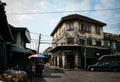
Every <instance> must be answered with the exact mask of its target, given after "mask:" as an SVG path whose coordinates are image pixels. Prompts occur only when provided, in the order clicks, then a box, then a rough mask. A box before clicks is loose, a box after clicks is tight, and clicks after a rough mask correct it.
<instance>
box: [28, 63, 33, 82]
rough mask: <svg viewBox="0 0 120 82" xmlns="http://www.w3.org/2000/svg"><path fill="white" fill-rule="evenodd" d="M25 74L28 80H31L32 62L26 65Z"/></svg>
mask: <svg viewBox="0 0 120 82" xmlns="http://www.w3.org/2000/svg"><path fill="white" fill-rule="evenodd" d="M27 75H28V78H29V81H30V82H32V78H33V72H32V64H30V65H29V66H28V69H27Z"/></svg>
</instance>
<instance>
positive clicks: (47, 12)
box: [7, 8, 120, 15]
mask: <svg viewBox="0 0 120 82" xmlns="http://www.w3.org/2000/svg"><path fill="white" fill-rule="evenodd" d="M113 10H120V8H111V9H97V10H94V9H92V10H76V11H53V12H52V11H50V12H49V11H46V12H38V13H32V12H30V13H7V15H26V14H27V15H29V14H53V13H54V14H55V13H70V12H94V11H113Z"/></svg>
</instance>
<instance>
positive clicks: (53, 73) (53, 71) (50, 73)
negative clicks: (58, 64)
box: [27, 65, 64, 82]
mask: <svg viewBox="0 0 120 82" xmlns="http://www.w3.org/2000/svg"><path fill="white" fill-rule="evenodd" d="M61 73H64V71H63V70H62V69H59V68H55V67H51V66H46V65H45V67H44V70H43V74H42V76H34V77H33V78H32V81H30V80H29V81H27V82H47V81H46V80H45V78H53V79H54V78H62V76H61V75H60V74H61Z"/></svg>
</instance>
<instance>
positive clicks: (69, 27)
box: [67, 22, 74, 31]
mask: <svg viewBox="0 0 120 82" xmlns="http://www.w3.org/2000/svg"><path fill="white" fill-rule="evenodd" d="M67 29H68V31H73V30H74V24H73V23H72V22H69V23H67Z"/></svg>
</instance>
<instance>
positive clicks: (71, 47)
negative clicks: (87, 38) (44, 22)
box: [50, 45, 83, 52]
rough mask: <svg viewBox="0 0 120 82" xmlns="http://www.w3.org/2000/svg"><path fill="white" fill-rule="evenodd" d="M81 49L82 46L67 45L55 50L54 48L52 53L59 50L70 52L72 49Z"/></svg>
mask: <svg viewBox="0 0 120 82" xmlns="http://www.w3.org/2000/svg"><path fill="white" fill-rule="evenodd" d="M80 47H83V46H80V45H67V46H57V47H55V48H53V49H52V50H51V51H50V52H56V51H58V50H70V49H78V48H80Z"/></svg>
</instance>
